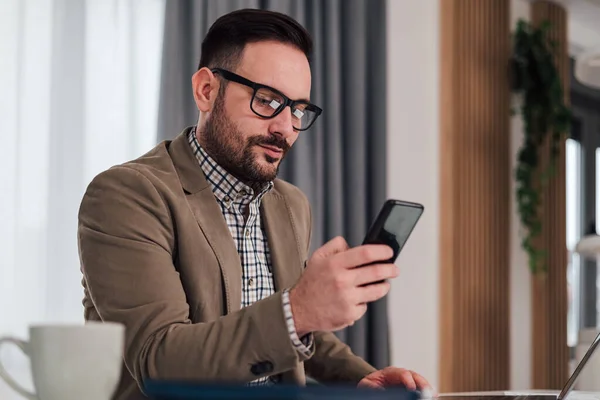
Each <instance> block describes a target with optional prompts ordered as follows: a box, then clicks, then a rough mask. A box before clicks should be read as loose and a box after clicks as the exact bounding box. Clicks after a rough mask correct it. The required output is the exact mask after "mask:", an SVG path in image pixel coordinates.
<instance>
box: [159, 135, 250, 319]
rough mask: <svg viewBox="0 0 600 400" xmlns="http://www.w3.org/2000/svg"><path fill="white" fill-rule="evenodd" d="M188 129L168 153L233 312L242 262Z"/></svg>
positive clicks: (237, 301) (238, 298)
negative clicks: (219, 274) (218, 268)
mask: <svg viewBox="0 0 600 400" xmlns="http://www.w3.org/2000/svg"><path fill="white" fill-rule="evenodd" d="M189 129H191V128H187V129H186V130H184V131H183V132H182V133H181V134H180V135H179V136H178V137H177V138H175V139H174V140H173V142H172V143H171V144H170V148H169V152H170V153H171V158H172V160H173V163H174V165H175V168H176V169H177V172H178V173H179V178H180V180H181V184H182V186H183V189H184V190H185V191H186V194H187V200H188V203H189V206H190V209H191V210H192V213H193V214H194V217H195V218H196V221H197V222H198V225H199V227H200V229H201V230H202V232H203V233H204V236H205V237H206V240H207V241H208V243H209V245H210V246H211V248H212V249H213V251H214V253H215V257H216V258H217V260H218V263H219V266H220V268H221V274H222V276H223V282H224V286H225V298H226V303H227V312H228V313H231V312H233V311H237V310H239V309H240V308H241V302H242V265H241V262H240V258H239V256H238V252H237V249H236V247H235V242H234V241H233V238H232V237H231V232H229V229H228V228H227V223H226V222H225V218H223V214H222V212H221V209H220V207H219V204H218V203H217V201H216V199H215V197H214V194H213V192H212V190H211V189H210V185H209V184H208V182H207V181H206V177H205V176H204V173H203V172H202V168H200V165H199V164H198V161H197V160H196V156H195V155H194V153H193V152H192V149H191V147H190V145H189V143H188V139H187V134H188V132H189Z"/></svg>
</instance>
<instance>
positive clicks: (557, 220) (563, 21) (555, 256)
mask: <svg viewBox="0 0 600 400" xmlns="http://www.w3.org/2000/svg"><path fill="white" fill-rule="evenodd" d="M531 20H532V23H534V24H540V23H541V22H542V21H545V20H547V21H550V23H551V24H552V29H551V37H552V39H553V40H556V41H557V43H558V44H559V48H558V54H557V57H556V62H557V66H558V68H559V72H560V74H561V78H562V82H563V88H564V94H565V99H567V100H568V93H569V56H568V41H567V13H566V10H565V9H564V8H563V7H562V6H560V5H557V4H555V3H552V2H548V1H536V2H534V3H532V5H531ZM545 154H548V151H545ZM543 162H544V163H545V164H547V162H548V157H546V158H545V159H544V160H543ZM565 182H566V168H565V141H564V140H563V143H562V145H561V146H560V156H559V159H558V166H557V174H556V177H555V179H553V180H552V181H551V184H549V185H548V187H547V189H546V190H545V192H544V194H543V197H542V209H541V216H542V224H543V232H542V235H541V237H540V243H541V245H542V246H543V247H544V248H546V249H548V273H547V274H546V275H544V276H539V277H534V279H533V280H532V313H533V327H532V335H533V338H532V368H533V371H532V380H533V382H532V384H533V387H534V388H536V389H560V388H562V386H563V385H564V383H565V381H566V380H567V378H568V372H569V369H568V363H569V350H568V347H567V307H568V304H567V263H568V259H567V256H568V254H567V248H566V187H565Z"/></svg>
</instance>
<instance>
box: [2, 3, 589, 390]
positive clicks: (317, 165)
mask: <svg viewBox="0 0 600 400" xmlns="http://www.w3.org/2000/svg"><path fill="white" fill-rule="evenodd" d="M245 7H253V8H268V9H272V10H277V11H281V12H285V13H287V14H289V15H291V16H293V17H294V18H296V19H298V21H300V22H301V23H302V24H303V25H304V26H306V27H307V29H309V31H310V32H311V34H312V35H313V38H314V40H315V55H314V59H313V62H312V68H313V88H312V90H313V93H314V95H313V96H311V97H313V98H314V101H315V102H316V103H317V104H320V105H322V108H323V109H324V114H323V116H322V117H321V118H320V119H319V120H318V124H316V125H315V126H314V127H313V128H311V129H310V130H309V131H307V132H305V133H303V135H302V136H301V138H300V139H299V140H298V142H297V144H296V145H295V146H294V150H293V151H292V152H291V153H290V155H289V156H288V158H287V159H286V160H285V161H284V165H283V166H282V170H281V176H282V177H283V178H285V179H287V180H289V181H291V182H292V183H294V184H296V185H298V186H299V187H301V188H302V189H303V190H304V191H305V193H307V195H308V197H309V200H310V201H311V204H312V206H313V209H314V210H315V212H314V218H315V226H314V229H315V232H314V234H313V243H312V245H313V248H316V247H319V246H320V245H321V244H322V243H324V242H325V241H326V240H328V239H330V238H331V237H333V236H335V235H338V234H342V235H344V236H345V237H346V238H347V239H348V241H349V242H350V243H351V244H359V242H360V240H361V239H362V237H363V235H364V234H365V232H366V230H367V228H368V225H369V223H370V222H371V221H372V219H373V218H374V216H375V214H376V212H377V211H378V209H379V207H380V206H381V204H382V202H383V201H384V200H385V199H386V198H398V199H402V200H407V201H414V202H419V203H422V204H423V205H424V206H425V213H424V215H423V218H422V219H421V221H420V222H419V224H418V226H417V227H416V229H415V231H414V232H413V234H412V236H411V238H410V239H409V241H408V243H407V245H406V246H405V247H404V249H403V252H402V253H401V255H400V257H399V259H398V261H397V263H398V265H399V266H400V267H401V275H400V277H399V279H397V280H396V281H394V282H393V284H392V289H391V292H390V294H389V295H388V296H387V298H386V299H384V300H382V301H380V302H378V303H377V304H373V305H372V306H371V307H370V309H369V312H368V314H367V315H366V316H365V317H364V318H363V320H361V321H360V323H358V324H356V326H353V327H352V328H349V329H348V330H345V331H343V332H338V335H339V336H340V337H341V338H342V339H343V340H345V341H346V342H347V343H349V344H350V345H351V347H352V348H353V350H354V351H356V352H357V353H358V354H360V355H362V356H363V357H365V358H366V359H367V360H369V361H370V362H372V363H373V364H375V365H376V366H378V367H383V366H385V365H388V364H392V365H395V366H401V367H406V368H410V369H413V370H416V371H418V372H420V373H421V374H422V375H424V376H426V377H427V378H428V379H429V380H430V381H431V382H432V383H433V384H434V386H435V387H436V388H437V389H438V390H439V391H440V392H450V391H475V390H477V391H479V390H508V389H515V390H518V389H560V388H561V387H562V385H563V384H564V382H565V381H566V380H567V378H568V376H569V374H570V372H571V371H572V369H573V368H574V365H576V363H577V362H578V361H579V360H580V359H581V357H582V354H583V352H585V350H586V349H587V347H588V346H589V344H590V343H591V341H592V340H593V338H594V336H595V335H596V334H597V332H598V329H599V328H600V315H599V312H600V292H599V288H600V286H599V284H600V280H599V278H598V267H597V262H596V256H595V253H594V251H593V249H592V251H590V252H589V253H586V254H579V253H578V252H577V251H575V250H576V249H577V245H578V243H580V241H581V240H582V239H583V238H586V237H588V236H589V237H590V238H591V240H593V239H594V238H595V234H596V230H597V227H598V225H599V224H600V156H599V154H600V153H599V152H598V148H599V147H600V22H599V21H600V0H570V1H568V0H564V1H540V0H532V1H528V0H237V1H235V0H179V1H176V0H85V1H84V0H1V1H0V54H1V56H0V88H1V90H0V139H1V143H2V145H3V146H2V150H3V151H4V153H3V155H2V157H0V254H1V255H2V258H1V261H0V334H10V335H14V336H19V337H27V334H28V332H27V326H28V325H29V324H30V323H38V322H57V321H60V322H82V320H83V314H82V306H81V299H82V296H83V293H82V287H81V284H80V281H81V274H80V270H79V259H78V253H77V240H76V239H77V238H76V230H77V212H78V208H79V203H80V201H81V198H82V195H83V193H84V191H85V188H86V186H87V184H88V183H89V182H90V181H91V179H92V178H93V177H94V176H95V175H96V174H98V173H99V172H101V171H103V170H104V169H107V168H109V167H110V166H112V165H115V164H118V163H121V162H124V161H127V160H130V159H133V158H135V157H138V156H140V155H142V154H143V153H145V152H146V151H148V150H149V149H150V148H152V147H153V146H154V145H155V144H157V143H158V142H159V141H161V140H168V139H171V138H173V137H175V136H176V135H177V134H178V133H179V132H181V131H182V130H183V129H184V128H185V127H186V126H189V125H192V124H194V123H195V121H196V118H197V111H196V109H195V106H194V103H193V98H192V94H191V75H192V74H193V72H194V71H195V68H196V65H197V62H198V59H199V49H200V43H201V41H202V38H203V35H204V33H205V32H206V30H207V29H208V27H209V26H210V24H211V23H212V22H213V21H214V20H215V19H216V18H217V17H219V16H220V15H222V14H224V13H226V12H229V11H232V10H235V9H238V8H245ZM519 21H521V22H528V23H531V26H533V27H539V26H542V25H543V24H544V23H546V22H549V23H550V30H549V31H548V35H549V36H548V37H549V38H551V39H553V40H554V41H556V44H557V47H556V49H555V52H554V53H553V58H552V60H551V61H552V63H551V64H549V63H548V60H545V61H544V60H543V59H541V58H539V57H538V58H536V56H535V55H536V54H538V55H539V52H536V51H537V50H539V48H537V47H535V46H538V45H539V43H538V44H536V43H537V42H535V35H529V36H528V38H529V40H530V42H528V43H529V44H528V45H531V46H533V47H532V48H533V50H532V52H530V53H529V56H530V57H532V58H531V59H526V60H525V61H527V62H530V63H531V64H527V65H529V66H530V68H528V69H527V71H528V72H527V73H528V75H527V77H528V79H530V80H531V82H534V83H533V84H532V85H533V86H527V85H524V86H526V87H527V88H528V90H529V92H528V93H533V94H535V93H537V94H539V93H542V95H539V96H538V97H535V96H530V97H529V98H528V97H527V96H523V95H522V94H523V92H521V91H519V90H520V89H522V88H523V81H522V80H521V81H520V84H521V85H519V81H518V79H515V78H518V77H519V75H518V74H517V73H515V70H516V69H515V65H518V62H521V63H522V62H524V59H523V53H519V52H518V51H517V50H518V49H517V46H515V40H514V37H515V36H513V35H515V34H517V33H519V32H521V33H523V30H522V29H521V28H519V26H520V25H519ZM527 26H529V25H527ZM520 29H521V30H520ZM515 62H516V63H517V64H515ZM511 67H512V68H511ZM554 69H555V72H556V74H555V75H552V72H553V71H554ZM548 71H550V72H548ZM553 76H554V77H555V79H554V80H552V79H551V78H552V77H553ZM548 77H550V78H548ZM521 78H522V76H521ZM548 79H550V81H551V83H552V85H550V86H548V87H546V89H545V90H547V92H543V91H541V92H540V91H539V90H538V92H534V89H536V88H537V89H540V88H541V89H544V87H543V86H544V85H543V83H544V82H548ZM535 82H538V86H535ZM540 82H542V84H541V85H540V84H539V83H540ZM555 84H556V85H558V86H555ZM550 87H551V88H552V90H548V88H550ZM556 87H558V88H559V90H561V91H562V92H556V91H554V92H553V90H554V89H556ZM544 93H555V94H556V93H558V94H557V95H556V96H554V97H552V96H549V97H547V96H545V95H544ZM550 98H551V99H553V101H558V102H559V103H561V104H562V103H563V102H564V105H566V106H567V107H568V108H569V110H570V116H569V118H568V128H567V129H565V131H564V132H563V134H562V135H556V136H555V137H553V139H552V140H553V143H554V144H555V146H556V147H557V150H558V153H557V158H556V163H555V173H554V174H553V175H552V176H551V177H550V178H549V179H548V182H547V184H546V186H544V187H542V188H541V189H535V190H536V192H535V193H538V195H539V199H540V207H539V210H540V211H539V224H540V225H539V229H540V233H539V236H537V237H536V238H535V240H534V243H535V246H536V248H537V249H539V250H540V251H543V252H545V253H546V254H547V257H546V258H545V259H544V260H545V261H543V262H542V263H541V264H540V265H543V267H540V268H539V269H538V270H533V269H532V267H531V264H530V261H531V252H528V251H526V249H525V248H524V246H523V244H522V240H523V238H524V237H526V235H527V232H528V231H527V229H526V227H524V225H523V223H522V220H523V217H522V208H520V207H524V203H523V200H522V198H521V197H519V196H518V193H521V194H522V193H523V192H519V188H522V186H520V185H522V184H523V178H522V176H521V177H520V178H519V177H518V176H517V174H516V171H517V169H518V168H523V167H524V166H527V161H528V160H531V157H529V158H527V157H525V156H523V155H522V154H521V155H520V149H521V148H522V146H523V144H524V143H526V141H525V138H527V137H529V136H528V135H529V133H531V131H532V129H535V127H533V128H532V126H531V125H529V124H526V123H524V118H523V115H522V114H521V112H520V110H521V107H523V106H524V105H527V106H529V107H532V108H533V109H535V107H538V106H539V104H544V101H545V100H548V99H550ZM548 101H550V102H551V100H548ZM553 105H554V103H551V106H553ZM559 105H560V104H559ZM511 107H516V108H517V113H516V114H514V115H511ZM542 114H543V115H542V117H541V118H542V120H543V117H544V115H545V114H544V113H542ZM550 118H552V115H551V113H550V114H548V120H549V119H550ZM554 122H556V121H554ZM549 124H550V128H551V127H552V126H553V125H552V122H549ZM550 128H549V129H548V130H549V131H550V130H551V129H550ZM550 136H552V135H550ZM548 140H549V139H548ZM548 140H546V141H543V143H540V144H536V145H534V146H533V147H534V148H537V149H540V150H541V151H542V154H548V153H549V151H548V150H549V146H550V144H549V142H548ZM540 162H541V164H542V165H549V164H548V163H549V162H550V161H549V160H548V157H547V156H541V158H540ZM540 174H541V173H540V172H539V171H538V172H536V171H534V175H533V176H534V178H535V179H534V182H537V181H539V179H540ZM532 185H533V186H535V184H532ZM522 189H523V188H522ZM525 189H531V188H525ZM525 189H523V190H525ZM525 206H526V204H525ZM586 235H588V236H586ZM592 247H593V246H592ZM0 357H1V358H2V360H3V361H4V362H5V363H6V364H7V367H8V369H9V370H11V371H13V372H14V375H16V376H17V377H18V379H19V380H21V381H23V382H26V383H29V386H31V379H30V377H29V373H28V362H27V360H26V358H25V357H24V356H23V355H21V354H20V353H19V352H18V351H17V350H14V349H9V348H2V349H0ZM599 377H600V355H598V354H596V355H595V356H594V357H593V359H592V361H591V362H590V364H589V365H588V367H587V368H586V370H585V371H584V372H583V375H582V377H581V379H580V381H579V382H578V385H577V387H578V388H579V389H584V390H600V383H599V382H600V378H599ZM11 396H14V395H13V394H12V393H11V392H10V390H9V389H8V388H7V387H6V386H5V385H4V383H3V382H0V398H2V399H10V398H13V397H11ZM15 398H16V397H15Z"/></svg>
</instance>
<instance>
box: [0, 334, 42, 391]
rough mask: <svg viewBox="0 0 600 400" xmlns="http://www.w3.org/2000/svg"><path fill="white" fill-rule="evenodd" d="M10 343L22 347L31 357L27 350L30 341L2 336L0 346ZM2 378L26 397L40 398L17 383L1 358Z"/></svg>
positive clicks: (0, 372)
mask: <svg viewBox="0 0 600 400" xmlns="http://www.w3.org/2000/svg"><path fill="white" fill-rule="evenodd" d="M8 343H12V344H14V345H16V346H17V347H18V348H20V349H21V351H22V352H23V353H25V355H27V356H28V357H29V352H28V350H27V348H28V347H29V343H27V342H26V341H24V340H21V339H16V338H12V337H3V338H0V347H2V345H4V344H8ZM0 378H2V379H4V381H5V382H6V383H7V384H8V386H10V387H11V388H13V389H14V390H15V391H16V392H17V393H19V394H20V395H21V396H23V397H25V398H26V399H29V400H38V398H37V396H36V395H35V393H31V392H29V391H27V390H26V389H24V388H23V387H22V386H21V385H19V384H18V383H17V381H15V380H14V379H13V377H11V376H10V375H9V374H8V372H7V371H6V368H4V365H2V360H0Z"/></svg>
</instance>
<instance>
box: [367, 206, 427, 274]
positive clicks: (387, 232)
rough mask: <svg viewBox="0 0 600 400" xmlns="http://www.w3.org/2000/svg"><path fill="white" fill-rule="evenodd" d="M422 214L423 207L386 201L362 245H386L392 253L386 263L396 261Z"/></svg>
mask: <svg viewBox="0 0 600 400" xmlns="http://www.w3.org/2000/svg"><path fill="white" fill-rule="evenodd" d="M421 214H423V206H422V205H420V204H416V203H409V202H404V201H400V200H388V201H386V203H385V204H384V206H383V207H382V209H381V211H380V213H379V215H378V216H377V219H376V220H375V222H374V223H373V225H372V226H371V228H370V229H369V232H368V233H367V236H366V237H365V240H364V244H386V245H388V246H390V247H391V248H392V250H393V251H394V255H393V257H392V258H391V259H390V260H388V262H394V261H396V258H398V255H399V254H400V251H401V250H402V248H403V247H404V245H405V244H406V242H407V240H408V237H409V236H410V234H411V233H412V231H413V229H414V228H415V226H416V225H417V222H418V221H419V218H420V217H421Z"/></svg>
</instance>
